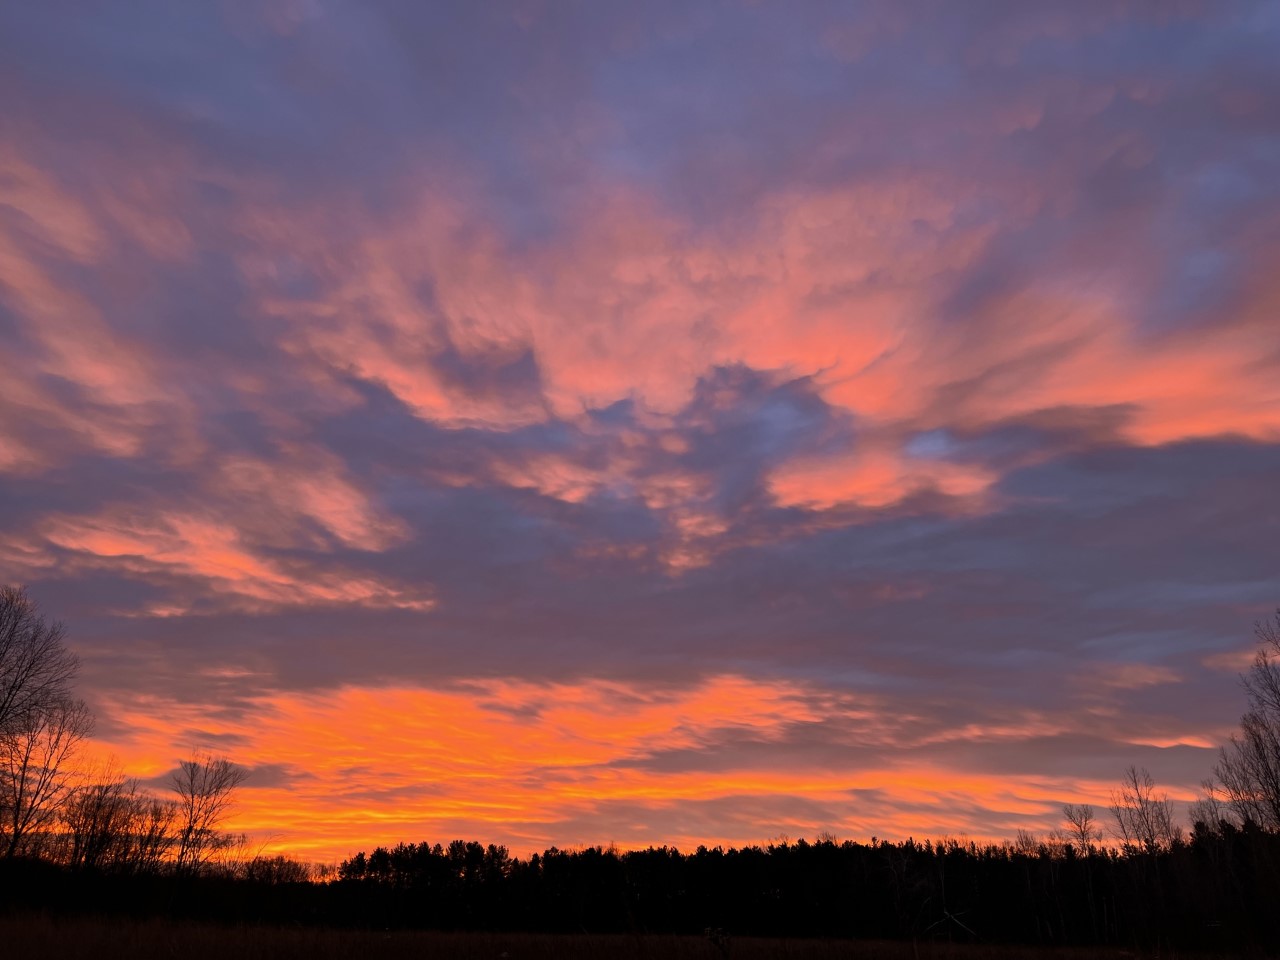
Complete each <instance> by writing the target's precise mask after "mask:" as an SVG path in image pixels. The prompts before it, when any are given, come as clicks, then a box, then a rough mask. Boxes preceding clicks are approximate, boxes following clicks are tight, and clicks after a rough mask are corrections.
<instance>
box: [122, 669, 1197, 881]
mask: <svg viewBox="0 0 1280 960" xmlns="http://www.w3.org/2000/svg"><path fill="white" fill-rule="evenodd" d="M219 669H221V668H219ZM215 672H217V671H215ZM224 673H226V670H225V669H223V670H221V672H220V673H219V674H218V675H219V676H221V675H223V674H224ZM233 673H234V671H233ZM101 706H102V708H103V709H104V710H105V711H106V712H107V713H108V714H109V715H110V716H111V718H112V721H113V724H115V725H118V726H120V727H121V728H122V729H124V730H125V731H127V732H125V733H123V734H121V735H118V736H115V737H113V738H112V739H111V740H109V741H105V742H102V743H100V744H98V745H97V746H98V749H100V750H101V751H102V752H109V753H112V754H114V755H115V756H116V757H118V759H119V762H120V763H121V765H122V766H123V767H124V768H125V769H126V770H127V771H128V772H129V773H130V774H132V775H136V776H140V777H143V778H154V777H158V776H161V775H163V774H164V773H165V772H166V771H167V770H169V769H172V768H173V766H174V765H175V764H176V761H177V759H179V756H180V755H181V751H180V750H179V749H177V745H176V744H175V742H174V731H175V730H186V731H188V734H189V736H190V737H191V738H192V741H193V742H192V744H191V746H193V747H195V746H200V745H201V744H199V743H198V742H196V741H197V738H199V737H203V738H204V740H205V743H204V744H203V745H204V746H212V747H213V749H215V750H218V751H221V752H225V753H227V754H228V755H229V756H231V757H232V758H233V759H236V760H239V761H240V762H242V763H244V764H246V765H249V766H253V767H257V768H259V769H260V770H263V771H267V773H266V774H264V776H271V777H276V778H284V781H285V782H281V783H276V784H270V783H267V784H264V783H261V782H259V783H257V784H255V783H254V782H253V780H252V778H251V779H250V781H249V782H248V784H247V785H246V786H245V787H243V788H241V792H240V799H239V803H238V806H237V808H236V812H235V815H234V817H233V819H232V820H231V821H230V822H229V823H228V824H227V827H228V828H230V829H232V830H236V831H245V832H248V833H249V834H250V835H251V836H252V837H253V838H254V839H255V842H256V843H259V844H264V845H265V848H266V849H269V850H271V851H273V852H278V851H282V852H287V853H290V854H291V855H294V856H298V857H302V858H305V859H311V860H316V861H322V862H328V861H334V860H338V859H341V858H344V857H346V856H350V855H351V854H353V853H354V852H356V851H357V850H359V849H369V848H371V847H372V846H375V845H378V844H394V843H397V842H400V841H406V842H407V841H414V842H416V841H419V840H424V839H425V840H430V841H432V842H437V841H438V842H448V841H449V840H451V839H454V838H465V839H480V840H483V841H485V842H500V843H506V844H507V845H509V846H510V847H511V848H512V850H513V851H514V852H516V853H518V854H520V855H528V854H530V853H532V852H535V851H540V850H542V849H544V848H546V847H548V846H551V845H557V846H561V847H566V846H575V845H589V844H597V843H600V844H606V845H607V844H609V843H617V844H618V845H619V846H621V847H624V848H633V847H643V846H648V845H662V844H669V845H676V846H681V847H690V846H695V845H697V844H700V843H705V844H709V845H715V844H717V843H720V844H725V845H739V846H740V845H744V844H752V843H764V842H767V841H768V840H769V839H770V838H771V837H774V836H777V835H780V834H787V835H789V836H792V837H801V836H808V837H812V836H815V835H816V834H817V833H818V832H819V831H824V830H825V831H829V832H833V833H835V834H837V835H839V836H841V837H846V838H850V839H862V840H866V839H868V838H869V837H870V836H872V835H876V836H880V837H882V838H894V837H899V838H905V837H906V836H909V835H912V836H915V837H917V838H924V837H926V836H929V837H941V836H943V835H950V836H955V835H964V836H967V837H970V838H972V839H975V840H991V841H1000V840H1004V839H1008V838H1009V837H1011V836H1012V835H1013V834H1014V833H1015V832H1016V830H1017V829H1019V828H1022V827H1029V828H1033V829H1048V828H1050V827H1052V826H1055V825H1057V819H1058V811H1059V809H1060V805H1061V804H1062V803H1064V802H1082V801H1083V802H1092V803H1094V804H1095V805H1098V807H1099V809H1105V805H1106V803H1107V798H1108V796H1109V791H1110V789H1111V787H1112V786H1113V784H1111V783H1104V782H1092V781H1079V780H1075V779H1072V778H1068V777H1062V778H1052V777H1044V776H1024V775H1003V774H1000V775H997V774H988V773H974V772H965V771H963V770H961V769H958V768H953V767H948V766H945V765H939V764H938V763H937V762H936V761H933V762H922V761H920V760H910V759H904V760H901V761H897V762H891V763H889V764H887V765H885V764H884V763H883V762H882V763H881V764H880V765H876V766H870V767H868V766H865V765H864V766H858V767H857V768H850V769H831V768H830V766H829V765H828V764H824V763H818V762H814V761H807V762H806V761H803V760H797V761H793V762H784V763H781V764H779V763H778V761H777V758H776V757H774V758H773V759H771V760H767V761H766V760H760V761H756V762H752V760H751V759H750V758H749V757H747V758H743V757H739V758H738V759H737V760H735V761H733V762H729V763H727V764H725V763H720V762H718V761H717V760H716V752H717V750H718V749H726V750H728V749H732V747H731V745H732V744H735V743H736V744H739V745H741V744H743V743H746V744H748V745H750V746H754V747H758V746H762V745H764V746H767V745H768V744H769V743H771V742H772V743H779V744H780V743H782V742H783V738H785V736H786V735H787V732H788V730H791V729H794V728H795V727H796V726H804V725H812V724H815V723H818V722H820V721H822V720H823V719H828V720H830V719H833V718H834V719H839V720H841V721H843V722H846V723H848V724H850V727H849V729H850V730H851V731H853V732H851V733H847V734H846V736H847V737H852V738H853V740H852V741H851V742H853V743H862V744H879V745H881V746H887V745H892V744H895V743H896V744H898V745H899V747H901V746H903V745H905V744H906V742H907V739H908V738H907V737H906V735H905V734H904V732H903V730H902V729H900V728H899V727H898V725H897V724H896V723H895V722H890V721H888V720H887V719H886V716H885V708H884V707H883V705H881V704H879V703H877V702H876V701H874V700H873V699H865V700H859V699H858V698H850V697H848V696H840V697H834V698H833V696H832V695H830V694H827V693H824V692H823V691H821V690H818V689H816V688H813V687H809V686H806V685H801V684H795V683H789V682H782V681H775V682H762V681H756V680H750V679H747V678H744V677H739V676H719V677H714V678H711V679H708V680H706V681H704V682H701V683H698V684H695V685H691V686H687V687H680V688H672V689H666V690H657V691H655V690H652V689H648V688H645V687H640V686H634V685H628V684H623V683H619V682H613V681H597V682H587V683H574V684H568V683H562V684H534V683H528V682H522V681H514V680H475V681H468V682H465V683H459V684H454V685H451V686H449V687H445V688H439V689H423V688H410V687H397V686H387V687H344V688H341V689H339V690H336V691H334V692H332V693H330V694H290V693H283V692H282V693H278V694H276V695H274V696H271V697H263V698H261V699H259V700H256V701H255V702H253V704H252V706H251V707H249V708H248V709H247V710H245V711H244V712H243V713H242V714H241V715H240V717H239V719H237V720H235V721H230V722H229V721H228V720H226V719H225V712H224V711H219V717H218V719H217V720H215V719H213V717H212V715H211V711H210V709H208V708H205V707H200V706H198V705H193V704H182V703H178V702H176V701H173V700H169V699H165V698H162V697H157V696H139V697H131V698H129V700H128V701H127V702H126V701H112V702H108V703H104V704H102V705H101ZM904 720H905V721H907V722H909V721H910V718H904ZM1054 730H1055V728H1054V727H1053V725H1052V724H1051V723H1050V722H1048V721H1044V722H1041V723H1040V724H1039V725H1038V726H1034V725H1033V726H1030V727H1018V726H1016V725H1015V726H1010V727H1008V728H982V727H977V726H970V727H968V728H965V729H963V730H959V731H957V732H956V733H955V735H954V739H956V740H964V741H966V742H970V743H972V742H981V741H984V740H993V739H994V740H1002V739H1008V740H1010V741H1014V740H1017V739H1019V738H1021V737H1027V736H1037V735H1044V734H1046V733H1050V732H1053V731H1054ZM933 739H934V738H926V739H924V740H921V741H920V743H921V744H927V743H929V742H931V740H933ZM945 739H947V740H950V739H953V738H952V737H947V738H945ZM1178 742H1183V743H1188V744H1191V745H1194V746H1207V745H1208V743H1207V741H1204V738H1203V737H1200V738H1196V737H1192V738H1183V739H1182V740H1179V741H1178ZM218 744H226V746H225V747H219V746H218ZM717 744H723V745H724V746H723V748H720V747H717ZM681 752H691V755H692V756H696V757H697V759H696V761H695V762H693V763H691V764H682V763H681V762H680V761H679V760H678V759H677V760H676V762H675V765H674V766H673V767H672V768H671V769H663V766H662V760H661V758H662V757H663V756H676V757H677V758H678V756H679V754H680V753H681ZM686 766H687V767H688V769H684V768H683V767H686ZM815 803H816V804H819V805H820V806H821V807H822V808H823V809H827V810H830V811H831V814H830V816H828V817H824V818H822V819H817V820H815V819H814V818H813V817H812V816H811V815H800V816H797V815H796V814H795V813H794V812H792V808H793V807H794V806H795V805H796V804H815ZM699 808H705V810H703V811H701V812H698V811H699ZM690 810H693V811H695V812H694V813H693V814H689V811H690ZM664 818H666V819H668V820H672V821H673V822H674V823H675V828H674V829H672V828H671V827H670V826H659V824H661V823H663V821H664ZM606 824H607V825H606ZM681 824H683V826H681Z"/></svg>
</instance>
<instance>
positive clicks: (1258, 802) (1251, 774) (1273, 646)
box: [1214, 610, 1280, 832]
mask: <svg viewBox="0 0 1280 960" xmlns="http://www.w3.org/2000/svg"><path fill="white" fill-rule="evenodd" d="M1256 633H1257V637H1258V643H1259V649H1258V652H1257V654H1256V655H1255V657H1254V661H1253V666H1252V667H1250V668H1249V672H1248V673H1247V674H1246V675H1245V676H1244V677H1243V678H1242V680H1243V683H1244V688H1245V691H1246V692H1247V694H1248V697H1249V709H1248V710H1247V711H1245V714H1244V716H1242V717H1241V718H1240V733H1238V734H1235V735H1233V736H1232V737H1231V742H1230V743H1229V744H1228V745H1227V746H1225V747H1223V748H1222V750H1221V752H1220V754H1219V758H1218V764H1217V766H1216V768H1215V770H1214V773H1215V774H1216V775H1217V778H1218V781H1219V782H1220V783H1221V784H1222V787H1223V789H1224V790H1225V792H1226V794H1227V797H1228V798H1229V800H1230V803H1231V806H1232V807H1233V808H1234V809H1235V811H1236V813H1237V814H1238V815H1239V817H1240V818H1241V819H1242V820H1248V821H1251V822H1253V823H1255V824H1257V825H1258V826H1260V827H1262V828H1263V829H1265V830H1270V831H1273V832H1274V831H1280V610H1278V611H1276V615H1275V618H1274V619H1273V620H1271V621H1262V622H1260V623H1258V624H1257V626H1256Z"/></svg>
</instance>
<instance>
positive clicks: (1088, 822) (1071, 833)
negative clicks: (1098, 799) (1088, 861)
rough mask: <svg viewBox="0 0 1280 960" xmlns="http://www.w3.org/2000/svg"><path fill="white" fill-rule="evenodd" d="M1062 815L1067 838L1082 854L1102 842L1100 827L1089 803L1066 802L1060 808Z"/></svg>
mask: <svg viewBox="0 0 1280 960" xmlns="http://www.w3.org/2000/svg"><path fill="white" fill-rule="evenodd" d="M1062 816H1063V819H1065V820H1066V821H1067V831H1066V833H1067V839H1068V840H1070V842H1071V843H1072V845H1073V846H1075V848H1076V849H1077V850H1078V851H1080V853H1081V854H1082V855H1085V854H1088V853H1089V851H1090V850H1092V849H1093V845H1094V844H1096V843H1101V842H1102V827H1101V826H1100V825H1099V823H1098V819H1097V817H1096V816H1095V814H1094V812H1093V807H1092V806H1091V805H1090V804H1087V803H1079V804H1077V803H1068V804H1066V805H1064V806H1063V808H1062Z"/></svg>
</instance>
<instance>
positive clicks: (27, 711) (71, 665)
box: [0, 586, 79, 732]
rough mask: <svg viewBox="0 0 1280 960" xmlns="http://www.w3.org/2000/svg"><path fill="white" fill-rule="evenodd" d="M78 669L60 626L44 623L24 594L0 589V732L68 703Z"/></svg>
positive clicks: (17, 589) (18, 589) (0, 587)
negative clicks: (36, 713)
mask: <svg viewBox="0 0 1280 960" xmlns="http://www.w3.org/2000/svg"><path fill="white" fill-rule="evenodd" d="M78 667H79V660H77V658H76V657H75V655H74V654H72V653H71V652H69V651H68V650H67V648H66V644H65V642H64V637H63V628H62V624H60V623H56V622H55V623H49V622H47V621H46V620H45V619H44V617H42V616H41V615H40V610H39V608H38V607H37V606H36V604H35V602H34V601H32V600H31V598H30V597H28V596H27V594H26V591H25V590H23V589H21V588H19V587H9V586H0V732H2V731H5V730H9V729H11V728H13V727H14V725H15V724H16V725H17V726H29V725H30V723H31V719H30V718H31V715H32V713H33V711H36V710H38V709H41V708H48V707H50V706H52V705H53V704H56V703H61V702H63V701H66V700H68V699H69V698H70V692H71V680H72V679H73V678H74V677H75V674H76V670H77V669H78Z"/></svg>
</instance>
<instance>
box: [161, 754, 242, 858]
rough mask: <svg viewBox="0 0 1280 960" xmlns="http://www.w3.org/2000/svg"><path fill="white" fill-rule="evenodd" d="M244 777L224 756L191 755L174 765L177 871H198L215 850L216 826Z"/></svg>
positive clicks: (222, 818) (224, 815) (227, 809)
mask: <svg viewBox="0 0 1280 960" xmlns="http://www.w3.org/2000/svg"><path fill="white" fill-rule="evenodd" d="M247 776H248V773H247V771H245V770H243V769H242V768H240V767H238V766H236V765H235V764H234V763H232V762H231V761H230V760H228V759H227V758H226V757H214V756H210V755H209V754H207V753H196V754H193V755H192V757H191V759H190V760H183V761H182V762H181V763H180V764H179V765H178V769H177V770H176V771H175V772H174V774H173V779H172V787H173V790H174V792H175V793H177V795H178V814H177V848H178V854H177V863H176V866H177V868H178V870H180V871H188V872H193V871H195V870H198V869H199V868H200V866H201V865H202V864H204V863H205V862H206V861H207V860H208V859H209V857H210V855H211V854H213V853H214V851H215V850H217V849H218V847H219V840H220V835H219V833H218V825H219V824H220V823H222V821H223V820H224V819H225V818H226V816H227V814H228V813H229V812H230V808H231V804H232V801H233V800H234V795H235V790H236V788H237V787H238V786H240V784H242V783H243V782H244V781H245V778H246V777H247Z"/></svg>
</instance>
